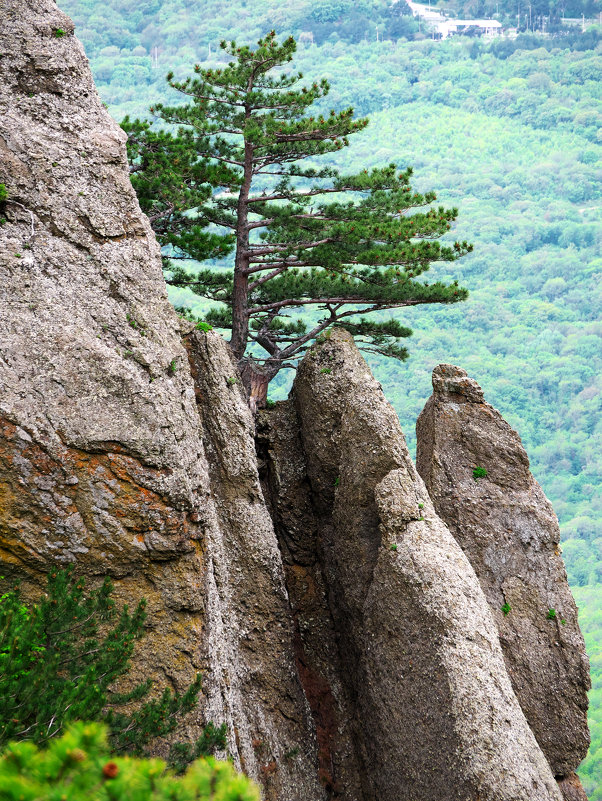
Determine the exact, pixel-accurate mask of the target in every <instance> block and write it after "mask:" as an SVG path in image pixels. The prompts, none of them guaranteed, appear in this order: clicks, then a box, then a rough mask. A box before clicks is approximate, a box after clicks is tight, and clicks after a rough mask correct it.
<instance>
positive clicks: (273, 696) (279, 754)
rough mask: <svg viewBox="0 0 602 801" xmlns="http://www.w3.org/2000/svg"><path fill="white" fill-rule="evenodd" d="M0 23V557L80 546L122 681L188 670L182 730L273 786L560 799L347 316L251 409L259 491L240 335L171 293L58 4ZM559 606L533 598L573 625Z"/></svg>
mask: <svg viewBox="0 0 602 801" xmlns="http://www.w3.org/2000/svg"><path fill="white" fill-rule="evenodd" d="M0 26H1V27H0V53H1V54H2V57H1V58H0V183H2V184H4V185H5V186H6V188H7V191H8V200H7V201H6V202H4V203H3V204H2V208H0V217H2V219H3V220H5V221H4V222H3V223H2V224H1V225H0V273H1V275H0V557H1V559H2V574H3V575H4V576H6V577H7V578H9V579H13V578H15V577H18V578H20V579H21V582H22V586H23V588H24V590H25V592H26V593H30V594H31V596H35V595H36V593H39V592H40V588H41V586H42V585H43V582H44V576H45V574H46V573H47V572H49V570H50V569H51V568H52V567H54V566H55V565H56V564H57V563H58V564H66V563H68V562H73V561H75V562H76V563H77V571H78V573H81V574H84V575H86V576H87V577H88V580H89V581H90V582H91V583H95V582H99V581H100V580H101V578H102V577H103V576H105V575H107V574H108V575H110V576H112V577H113V579H114V583H115V586H116V595H117V596H118V598H119V599H121V600H124V601H128V602H130V603H131V602H132V601H133V600H136V599H138V598H141V597H146V599H147V601H148V604H147V610H148V621H149V629H150V630H149V633H148V635H147V636H146V638H144V639H143V640H142V642H141V645H140V648H139V649H138V651H137V654H136V660H135V663H134V666H133V670H132V677H133V678H134V679H135V680H138V681H139V680H141V679H143V678H146V677H147V676H150V677H154V678H157V679H159V685H160V686H163V685H164V684H165V683H166V682H168V683H170V684H171V685H173V686H174V687H176V688H178V689H180V690H181V689H183V688H185V687H186V686H187V684H188V683H189V682H190V680H191V679H192V678H193V676H194V675H195V674H196V672H197V671H198V670H200V671H202V673H203V696H202V698H201V701H200V704H199V709H198V711H197V712H196V713H195V715H193V719H192V720H191V721H189V722H188V723H187V724H186V727H185V728H184V729H183V731H181V732H180V733H179V735H180V736H183V737H190V738H192V737H195V736H197V735H198V733H199V731H200V730H201V728H202V726H203V724H204V723H205V721H206V720H208V719H212V720H213V721H215V722H216V723H221V722H225V723H226V724H227V726H228V737H229V744H228V749H229V752H230V754H231V755H232V757H233V759H234V761H235V763H236V765H237V766H238V767H240V768H242V769H244V770H245V771H246V772H247V773H248V774H249V775H251V776H253V777H254V778H257V779H258V780H259V781H260V782H261V783H262V785H263V790H264V797H265V799H266V801H330V799H340V801H418V799H421V800H422V799H437V801H468V800H470V801H477V800H479V801H560V799H561V794H560V791H559V789H558V786H557V784H556V782H555V781H554V777H553V775H552V773H551V772H550V769H549V766H548V764H547V762H546V760H545V758H544V756H543V754H542V752H541V750H540V748H539V746H538V745H537V742H536V740H535V738H534V737H533V734H532V732H531V730H530V728H529V726H528V725H527V722H526V720H525V716H524V714H523V711H522V710H521V708H520V706H519V704H518V702H517V700H516V697H515V694H514V692H513V690H512V686H511V683H510V680H509V678H508V675H507V673H506V670H505V668H504V663H503V658H502V652H501V649H500V646H499V641H498V635H497V630H496V627H495V624H494V621H493V618H492V614H491V611H490V609H489V606H488V605H487V602H486V599H485V595H484V594H483V590H482V589H481V587H480V585H479V582H478V580H477V578H476V576H475V572H474V570H473V568H472V567H471V565H470V563H469V560H468V559H467V557H466V555H465V554H464V553H463V552H462V549H461V548H460V547H459V545H458V544H457V542H456V541H455V540H454V538H453V537H452V535H451V534H450V532H449V530H448V529H447V528H446V526H445V525H444V523H443V522H442V521H441V520H440V518H439V517H438V516H437V514H436V512H435V509H434V508H433V504H432V502H431V500H430V498H429V496H428V494H427V491H426V489H425V487H424V484H423V483H422V481H421V479H420V478H419V476H418V475H417V473H416V471H415V468H414V466H413V465H412V462H411V460H410V457H409V455H408V451H407V448H406V445H405V441H404V438H403V434H402V432H401V429H400V427H399V423H398V421H397V418H396V416H395V413H394V412H393V410H392V408H391V407H390V406H389V404H388V403H387V402H386V401H385V399H384V397H383V395H382V391H381V389H380V387H379V385H378V384H377V383H376V382H375V380H374V379H373V377H372V376H371V375H370V372H369V370H368V368H367V366H366V364H365V362H364V361H363V359H362V358H361V357H360V355H359V353H358V351H357V349H356V348H355V346H354V345H353V343H352V341H351V340H350V338H349V337H348V335H346V334H344V333H343V332H340V331H335V332H334V333H333V334H332V335H331V336H330V338H327V339H326V340H325V341H323V342H322V343H321V344H319V345H316V347H314V348H313V349H312V350H311V351H310V353H309V354H308V356H307V357H306V359H305V360H304V362H303V364H302V365H301V368H300V370H299V375H298V377H297V380H296V382H295V389H294V393H293V397H292V399H291V400H290V401H289V402H288V403H286V404H281V405H279V406H278V407H277V408H276V409H275V410H274V411H272V412H269V413H265V414H264V415H263V417H262V419H261V421H260V426H259V437H258V447H259V451H260V456H261V464H262V475H261V479H262V483H261V482H260V475H259V472H258V464H257V458H256V452H255V441H254V433H255V425H254V420H253V418H252V416H251V414H250V412H249V410H248V408H247V407H246V405H245V402H244V400H243V396H242V393H241V388H240V385H239V383H237V382H238V379H237V375H236V371H235V366H234V365H233V363H232V361H231V359H230V351H229V349H228V347H227V345H226V343H225V342H224V341H223V340H222V339H221V338H220V337H219V336H217V335H216V334H215V333H212V332H210V333H208V334H204V333H201V332H198V331H195V330H192V326H191V325H189V324H185V323H182V322H181V321H180V320H178V318H177V317H176V315H175V313H174V311H173V309H172V307H171V306H170V304H169V302H168V300H167V295H166V290H165V285H164V281H163V278H162V275H161V264H160V254H159V250H158V247H157V245H156V242H155V240H154V237H153V236H152V233H151V230H150V228H149V226H148V222H147V220H146V218H145V217H144V215H142V214H141V212H140V209H139V206H138V204H137V201H136V198H135V195H134V193H133V191H132V188H131V186H130V183H129V180H128V170H127V164H126V158H125V147H124V141H125V135H124V134H123V133H122V132H121V131H120V129H119V128H118V126H117V125H116V124H115V123H114V122H112V121H111V119H110V118H109V116H108V115H107V113H106V112H105V110H104V109H103V107H102V104H101V103H100V101H99V98H98V96H97V94H96V91H95V89H94V86H93V84H92V80H91V76H90V73H89V70H88V65H87V61H86V58H85V56H84V54H83V51H82V48H81V46H80V44H79V43H78V42H77V40H76V39H75V37H74V36H73V26H72V24H71V22H70V20H69V19H68V18H67V17H65V16H64V15H63V14H61V12H60V11H59V10H58V9H57V7H56V5H55V3H54V2H53V0H16V2H12V3H11V4H10V7H9V8H8V9H7V10H5V11H4V16H3V18H2V22H1V23H0ZM518 461H519V462H520V459H519V460H518ZM517 503H518V501H517ZM273 521H274V522H275V524H276V528H277V535H276V532H275V529H274V524H273ZM530 565H531V566H532V567H533V568H534V563H533V564H531V563H530ZM502 568H503V565H502V567H501V568H500V569H502ZM504 575H505V574H504ZM521 586H522V585H521ZM504 587H507V588H508V589H507V592H508V593H510V594H509V595H508V599H509V602H510V603H511V604H512V605H513V608H514V607H515V606H516V608H517V609H519V608H522V607H521V604H523V603H524V604H525V605H526V604H527V602H528V599H527V600H524V598H525V597H526V595H528V588H527V590H525V593H523V594H521V593H522V589H521V587H520V586H519V585H517V584H516V583H512V582H511V581H510V579H509V578H508V579H506V578H504ZM505 591H506V590H505ZM563 599H564V596H562V598H561V596H560V595H549V596H546V599H545V600H546V603H549V605H550V606H552V605H554V607H555V608H556V609H557V610H558V611H559V612H560V613H561V614H562V615H563V619H564V618H566V619H567V624H566V627H564V628H562V629H561V628H559V627H558V634H557V637H558V640H559V641H560V642H562V643H565V642H567V643H568V642H569V640H568V639H566V638H568V637H569V636H570V637H574V636H576V635H575V625H576V624H575V623H574V618H573V617H571V614H573V615H574V609H573V610H572V611H571V609H572V607H571V608H570V609H569V604H568V602H567V603H566V604H565V601H564V600H563ZM498 617H499V615H498ZM498 622H499V621H498ZM502 622H503V621H502ZM547 624H548V622H546V625H547ZM558 625H562V624H559V623H558ZM520 633H522V630H521V632H520ZM509 636H510V635H509ZM512 636H514V635H512ZM571 642H572V641H571ZM580 664H581V668H582V669H583V671H585V669H586V665H585V663H584V662H582V663H580ZM563 675H564V674H563ZM584 676H585V673H584ZM584 680H585V679H584ZM533 725H535V724H533ZM558 737H559V738H560V737H561V735H560V734H558ZM560 742H562V743H564V745H563V746H562V747H566V748H569V747H570V744H566V743H565V741H564V740H562V739H560ZM560 750H562V749H560ZM577 754H578V749H574V754H573V752H571V755H570V756H569V757H567V758H566V759H565V762H564V763H563V764H565V766H566V767H567V768H568V767H570V766H574V764H575V759H576V757H577ZM562 775H566V779H565V780H564V781H563V783H562V784H563V785H564V787H563V792H564V793H565V796H566V798H567V799H568V798H571V796H570V795H568V793H569V792H573V790H574V789H575V786H576V785H575V782H574V779H573V778H572V777H570V776H569V774H568V771H567V773H566V774H562ZM577 790H578V788H577ZM573 797H575V796H573Z"/></svg>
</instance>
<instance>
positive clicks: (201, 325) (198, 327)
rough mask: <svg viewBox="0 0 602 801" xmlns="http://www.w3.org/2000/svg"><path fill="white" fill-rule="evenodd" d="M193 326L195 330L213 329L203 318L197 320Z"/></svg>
mask: <svg viewBox="0 0 602 801" xmlns="http://www.w3.org/2000/svg"><path fill="white" fill-rule="evenodd" d="M195 328H196V330H197V331H205V332H207V331H213V326H212V325H209V323H206V322H205V321H204V320H199V321H198V323H197V324H196V325H195Z"/></svg>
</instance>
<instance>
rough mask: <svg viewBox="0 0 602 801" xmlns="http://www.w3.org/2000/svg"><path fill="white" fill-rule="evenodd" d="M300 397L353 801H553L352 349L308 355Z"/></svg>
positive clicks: (438, 526)
mask: <svg viewBox="0 0 602 801" xmlns="http://www.w3.org/2000/svg"><path fill="white" fill-rule="evenodd" d="M293 397H294V403H295V406H296V410H297V414H298V417H299V420H300V425H301V440H302V443H303V449H304V452H305V454H306V460H307V474H308V477H309V481H310V485H311V495H312V504H313V507H314V512H315V518H316V521H317V532H316V537H317V540H318V553H319V556H320V560H321V567H322V572H323V576H324V583H325V586H326V592H327V596H328V603H329V609H330V613H331V615H332V620H333V622H334V626H335V629H336V631H337V635H338V644H339V658H340V663H341V664H342V665H343V674H342V676H341V682H342V683H343V684H344V685H345V687H346V691H347V694H348V697H349V698H350V699H352V701H353V710H352V714H353V717H354V719H353V726H354V731H355V734H356V749H357V752H358V758H359V760H360V762H362V763H363V765H364V768H365V774H364V780H365V784H364V787H363V795H362V796H361V797H362V798H365V799H373V798H378V799H379V801H416V799H427V798H428V799H431V798H433V799H434V798H436V799H438V801H452V800H453V801H456V800H457V801H460V799H462V801H464V800H465V799H469V798H470V799H477V798H480V799H481V801H504V800H505V799H507V801H511V800H512V801H519V799H520V800H521V801H538V800H539V799H541V801H543V799H546V801H548V800H551V799H555V801H558V799H560V798H561V796H560V792H559V790H558V787H557V785H556V782H555V781H554V778H553V776H552V773H551V771H550V769H549V766H548V764H547V762H546V760H545V758H544V756H543V754H542V752H541V750H540V749H539V747H538V745H537V743H536V741H535V738H534V737H533V734H532V732H531V730H530V729H529V726H528V725H527V722H526V720H525V717H524V715H523V713H522V711H521V709H520V706H519V704H518V702H517V700H516V697H515V695H514V693H513V691H512V687H511V684H510V681H509V678H508V675H507V673H506V670H505V667H504V662H503V658H502V652H501V649H500V646H499V641H498V637H497V631H496V627H495V623H494V621H493V619H492V616H491V612H490V610H489V607H488V605H487V602H486V599H485V596H484V594H483V592H482V590H481V588H480V586H479V582H478V580H477V578H476V576H475V573H474V571H473V569H472V568H471V566H470V564H469V562H468V560H467V558H466V557H465V556H464V554H463V553H462V550H461V549H460V548H459V547H458V545H457V543H456V542H455V541H454V538H453V537H452V536H451V534H450V533H449V531H448V530H447V528H446V527H445V525H444V524H443V523H442V521H441V520H440V519H439V517H438V516H437V514H436V512H435V510H434V508H433V505H432V503H431V501H430V498H429V496H428V494H427V492H426V489H425V487H424V485H423V483H422V481H421V479H420V478H419V476H418V475H417V473H416V470H415V468H414V466H413V464H412V461H411V459H410V457H409V454H408V451H407V447H406V444H405V440H404V437H403V433H402V431H401V428H400V426H399V421H398V419H397V416H396V415H395V412H394V411H393V409H392V407H391V406H390V405H389V404H388V403H387V401H386V400H385V398H384V396H383V393H382V390H381V388H380V385H379V384H377V382H376V381H375V380H374V378H373V377H372V375H371V374H370V371H369V370H368V367H367V365H366V363H365V362H364V360H363V359H362V358H361V356H360V354H359V352H358V351H357V348H356V347H355V345H354V344H353V342H352V340H351V337H350V336H349V335H348V334H346V333H345V332H343V331H340V330H335V331H334V332H333V333H332V334H331V335H330V337H329V338H326V339H325V341H323V342H322V343H321V344H319V345H316V346H315V347H314V348H312V349H311V351H310V352H309V354H308V355H307V356H306V357H305V359H304V360H303V362H302V364H301V366H300V368H299V371H298V374H297V378H296V380H295V384H294V390H293ZM344 797H347V798H351V797H354V796H352V795H348V796H345V795H344Z"/></svg>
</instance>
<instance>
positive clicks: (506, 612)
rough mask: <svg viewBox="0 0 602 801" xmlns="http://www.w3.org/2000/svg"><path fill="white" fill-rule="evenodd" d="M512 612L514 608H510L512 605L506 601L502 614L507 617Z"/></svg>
mask: <svg viewBox="0 0 602 801" xmlns="http://www.w3.org/2000/svg"><path fill="white" fill-rule="evenodd" d="M511 610H512V607H511V606H510V604H509V603H508V601H506V603H503V604H502V612H503V613H504V617H506V615H507V614H508V613H509V612H510V611H511Z"/></svg>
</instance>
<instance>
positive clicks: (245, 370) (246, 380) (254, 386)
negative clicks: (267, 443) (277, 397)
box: [238, 359, 278, 414]
mask: <svg viewBox="0 0 602 801" xmlns="http://www.w3.org/2000/svg"><path fill="white" fill-rule="evenodd" d="M238 367H239V370H240V377H241V379H242V384H243V387H244V388H245V394H246V396H247V402H248V404H249V408H250V409H251V411H252V412H253V414H255V413H256V412H257V410H258V409H265V407H266V403H267V399H268V384H269V383H270V381H271V380H272V378H274V376H275V375H276V373H277V372H278V370H274V369H273V368H272V369H266V368H262V367H260V366H259V365H258V364H256V363H255V362H254V361H253V360H252V359H241V360H240V361H239V363H238Z"/></svg>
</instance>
